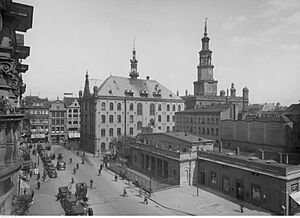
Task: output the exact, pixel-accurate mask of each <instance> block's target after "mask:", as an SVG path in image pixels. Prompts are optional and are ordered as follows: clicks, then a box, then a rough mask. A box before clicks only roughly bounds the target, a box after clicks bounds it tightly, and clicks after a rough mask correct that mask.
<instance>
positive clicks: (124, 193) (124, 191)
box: [123, 187, 127, 197]
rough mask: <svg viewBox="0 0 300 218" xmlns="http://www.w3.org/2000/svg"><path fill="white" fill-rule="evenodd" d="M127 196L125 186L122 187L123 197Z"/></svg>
mask: <svg viewBox="0 0 300 218" xmlns="http://www.w3.org/2000/svg"><path fill="white" fill-rule="evenodd" d="M126 196H127V191H126V187H124V189H123V197H126Z"/></svg>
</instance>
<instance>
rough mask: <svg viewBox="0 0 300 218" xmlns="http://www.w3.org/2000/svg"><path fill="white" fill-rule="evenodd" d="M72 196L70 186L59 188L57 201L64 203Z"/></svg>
mask: <svg viewBox="0 0 300 218" xmlns="http://www.w3.org/2000/svg"><path fill="white" fill-rule="evenodd" d="M70 194H71V192H70V190H69V188H68V186H61V187H59V188H58V194H57V200H60V201H61V202H62V201H64V200H65V199H66V198H67V197H68V196H69V195H70Z"/></svg>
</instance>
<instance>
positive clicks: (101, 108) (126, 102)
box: [79, 50, 184, 153]
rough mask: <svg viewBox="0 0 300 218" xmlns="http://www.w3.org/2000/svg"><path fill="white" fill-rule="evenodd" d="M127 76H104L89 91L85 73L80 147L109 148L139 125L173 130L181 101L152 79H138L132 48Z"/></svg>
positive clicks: (136, 130)
mask: <svg viewBox="0 0 300 218" xmlns="http://www.w3.org/2000/svg"><path fill="white" fill-rule="evenodd" d="M130 62H131V71H130V74H129V75H130V77H129V78H126V77H117V76H110V77H108V78H107V79H106V80H105V81H104V82H103V83H102V85H101V86H100V87H96V86H95V87H94V88H93V93H90V87H89V76H88V74H87V75H86V80H85V88H84V92H83V93H82V92H80V94H79V99H80V108H81V128H80V129H81V146H82V147H85V148H86V149H87V150H89V151H91V152H93V153H94V152H100V151H101V152H103V151H105V150H111V149H112V143H111V140H112V138H113V137H117V136H120V135H130V136H136V135H137V134H138V133H141V131H142V128H146V127H147V128H148V129H149V128H150V129H151V131H152V132H168V131H169V132H170V131H174V129H175V112H177V111H181V110H182V109H183V107H184V103H183V100H182V99H181V98H180V97H178V96H176V94H174V93H173V92H171V91H170V90H168V89H167V88H166V87H164V86H163V85H161V84H160V83H159V82H157V81H156V80H150V79H149V77H147V78H146V79H138V76H139V73H138V71H137V62H138V61H137V59H136V51H135V50H134V51H133V58H132V59H131V60H130Z"/></svg>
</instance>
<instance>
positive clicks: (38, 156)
mask: <svg viewBox="0 0 300 218" xmlns="http://www.w3.org/2000/svg"><path fill="white" fill-rule="evenodd" d="M37 158H38V166H40V155H39V153H37Z"/></svg>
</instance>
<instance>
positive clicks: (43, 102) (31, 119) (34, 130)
mask: <svg viewBox="0 0 300 218" xmlns="http://www.w3.org/2000/svg"><path fill="white" fill-rule="evenodd" d="M21 109H22V112H23V113H24V114H26V117H25V119H24V121H23V130H25V131H24V137H23V138H26V139H27V141H28V142H33V143H37V142H48V140H49V139H50V138H49V109H50V102H49V101H48V99H47V98H40V97H38V96H26V97H25V98H24V99H23V100H22V102H21Z"/></svg>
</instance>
